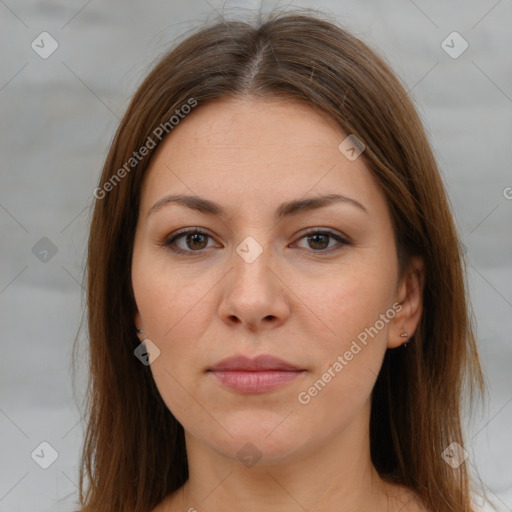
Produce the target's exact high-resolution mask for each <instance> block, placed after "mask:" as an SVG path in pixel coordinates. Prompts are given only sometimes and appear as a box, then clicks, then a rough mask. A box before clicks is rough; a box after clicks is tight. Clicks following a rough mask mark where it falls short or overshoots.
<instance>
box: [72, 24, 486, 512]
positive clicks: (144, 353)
mask: <svg viewBox="0 0 512 512" xmlns="http://www.w3.org/2000/svg"><path fill="white" fill-rule="evenodd" d="M94 195H95V197H96V204H95V210H94V216H93V220H92V225H91V233H90V240H89V255H88V310H89V331H90V358H91V359H90V364H91V368H90V375H91V380H90V402H89V407H90V409H89V424H88V429H87V435H86V440H85V445H84V452H83V467H82V472H81V478H80V486H81V496H80V500H81V506H82V508H81V510H83V511H94V512H100V511H109V512H111V511H113V510H116V511H130V512H132V511H133V512H135V511H137V512H139V511H140V512H142V511H144V512H146V511H151V510H152V511H154V512H171V511H175V510H189V511H192V510H197V511H210V510H211V511H215V510H225V511H229V510H235V509H236V510H244V511H253V510H255V511H256V510H258V511H260V510H265V511H273V510H279V511H288V510H290V511H292V510H311V511H313V510H315V511H334V510H347V511H349V510H350V511H352V510H354V511H355V510H357V511H361V510H372V511H376V510H379V511H380V510H382V511H398V510H408V511H409V510H410V511H427V510H428V511H437V512H445V511H446V512H448V511H451V512H454V511H456V512H463V511H464V512H467V511H471V510H474V509H473V508H472V505H471V501H470V499H471V495H470V491H471V483H470V479H469V474H468V469H467V462H466V458H467V451H466V450H465V449H464V438H463V434H462V431H461V399H462V398H463V397H462V389H463V385H464V384H469V389H470V390H472V389H473V387H476V388H477V389H480V390H481V389H482V374H481V370H480V365H479V360H478V354H477V350H476V344H475V339H474V337H473V333H472V328H471V322H470V316H469V314H468V305H467V302H466V295H465V285H464V274H463V266H462V262H461V257H460V252H459V247H458V242H457V236H456V231H455V228H454V223H453V220H452V216H451V213H450V209H449V205H448V201H447V198H446V193H445V191H444V188H443V185H442V182H441V179H440V177H439V173H438V170H437V167H436V163H435V161H434V158H433V155H432V151H431V149H430V147H429V143H428V141H427V138H426V136H425V133H424V130H423V128H422V125H421V122H420V120H419V118H418V116H417V114H416V112H415V110H414V107H413V106H412V104H411V102H410V100H409V98H408V97H407V94H406V92H405V90H404V88H403V87H402V85H401V84H400V83H399V81H398V80H397V78H396V77H395V76H394V74H393V73H392V71H391V70H390V69H389V67H388V66H387V64H386V63H385V62H384V61H383V60H382V59H381V58H380V57H379V56H377V55H376V54H375V53H374V51H372V50H371V49H369V48H368V47H367V46H366V45H365V44H363V43H362V42H361V41H360V40H358V39H357V38H355V37H354V36H352V35H350V34H349V33H347V32H346V31H345V30H343V29H341V28H339V27H337V26H335V25H334V24H332V23H330V22H328V21H325V20H322V19H321V18H319V17H317V16H311V15H305V14H285V15H273V16H270V17H269V18H268V20H267V21H266V22H265V23H263V24H259V25H258V26H257V27H252V26H251V25H250V24H246V23H242V22H225V23H220V24H215V25H213V26H209V27H206V28H204V29H202V30H200V31H198V32H196V33H195V34H193V35H191V36H190V37H188V38H187V39H186V40H185V41H183V42H182V43H181V44H179V45H178V46H177V47H176V48H175V49H173V50H172V51H171V52H170V53H168V54H167V55H166V56H165V57H164V58H163V59H162V60H161V61H160V62H159V63H158V64H157V66H156V67H155V68H154V69H153V70H152V71H151V73H150V74H149V76H148V77H147V78H146V80H145V81H144V83H143V84H142V85H141V86H140V88H139V89H138V91H137V92H136V94H135V96H134V98H133V100H132V102H131V104H130V106H129V108H128V110H127V112H126V114H125V116H124V118H123V120H122V122H121V125H120V127H119V129H118V131H117V134H116V136H115V139H114V141H113V143H112V147H111V149H110V152H109V154H108V157H107V160H106V163H105V166H104V169H103V174H102V176H101V180H100V183H99V185H98V188H97V189H96V190H95V192H94ZM464 389H465V388H464ZM86 478H87V479H88V480H89V485H88V486H87V487H86V488H85V489H84V487H85V480H86Z"/></svg>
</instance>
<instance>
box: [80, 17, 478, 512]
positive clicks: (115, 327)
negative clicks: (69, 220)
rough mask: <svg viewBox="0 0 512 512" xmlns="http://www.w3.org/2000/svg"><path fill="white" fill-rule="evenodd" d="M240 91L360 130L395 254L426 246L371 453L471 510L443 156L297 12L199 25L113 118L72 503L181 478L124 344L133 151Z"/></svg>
mask: <svg viewBox="0 0 512 512" xmlns="http://www.w3.org/2000/svg"><path fill="white" fill-rule="evenodd" d="M240 95H253V96H259V97H268V98H275V97H282V98H289V99H295V100H300V101H303V102H305V103H306V104H307V105H310V106H311V107H313V108H315V109H316V110H318V111H319V112H321V113H322V114H323V115H324V116H326V117H327V118H330V119H332V120H334V121H335V122H336V123H337V125H338V126H339V127H340V128H341V129H342V130H343V131H344V132H345V133H347V134H354V135H355V136H356V137H357V138H358V139H360V140H361V141H363V142H364V144H365V146H366V149H365V151H364V153H363V158H364V159H365V162H366V164H367V165H368V167H369V168H370V169H371V171H372V172H373V175H374V176H375V178H376V180H377V182H378V183H379V184H380V186H381V187H382V190H383V191H384V193H385V195H386V198H387V201H388V203H389V205H390V208H391V214H392V219H393V223H394V228H395V233H396V239H397V248H398V251H399V254H400V255H401V257H402V265H401V267H402V268H403V263H404V262H405V263H406V262H407V257H408V256H410V255H421V256H422V257H423V258H424V261H425V269H426V277H425V288H424V295H423V300H424V311H423V315H422V319H421V322H420V325H419V327H418V329H417V332H416V334H415V335H414V337H413V339H412V340H411V342H410V343H409V345H408V347H407V348H406V349H395V350H388V351H387V352H386V356H385V358H384V362H383V366H382V369H381V372H380V374H379V376H378V379H377V382H376V384H375V388H374V391H373V396H372V409H371V422H370V447H371V457H372V461H373V464H374V465H375V468H376V469H377V471H378V472H379V473H380V474H381V476H382V477H384V478H387V479H388V480H390V481H393V482H396V483H400V484H402V485H404V486H406V487H408V488H410V489H411V490H412V491H414V492H415V493H416V494H417V495H418V496H419V497H420V499H421V500H422V502H423V503H424V504H425V505H426V506H427V507H428V508H429V509H431V510H436V511H437V512H445V511H446V512H448V511H450V512H467V511H470V510H472V508H471V504H470V480H469V475H468V470H467V467H466V466H467V464H462V465H460V466H459V467H458V468H456V469H453V468H452V467H451V466H449V465H448V464H447V463H446V462H445V461H444V460H443V458H442V457H441V453H442V452H443V450H445V448H446V447H447V446H448V445H450V443H452V442H454V441H455V442H458V443H459V444H460V445H464V441H463V434H462V428H461V413H462V411H461V407H462V405H463V402H462V397H463V396H464V395H463V392H465V391H466V389H467V390H468V391H469V392H470V395H471V396H472V395H473V390H474V389H479V390H483V377H482V373H481V369H480V364H479V359H478V354H477V350H476V343H475V339H474V336H473V331H472V326H471V324H472V322H471V316H470V314H469V313H468V303H467V298H466V291H465V280H464V262H463V260H462V256H461V253H460V249H459V245H458V239H457V235H456V230H455V226H454V222H453V219H452V215H451V212H450V207H449V203H448V200H447V197H446V193H445V190H444V188H443V184H442V181H441V178H440V176H439V172H438V169H437V165H436V162H435V160H434V157H433V154H432V151H431V148H430V146H429V143H428V140H427V137H426V135H425V132H424V129H423V127H422V123H421V121H420V119H419V117H418V115H417V113H416V111H415V109H414V107H413V104H412V103H411V101H410V99H409V98H408V96H407V93H406V92H405V90H404V87H403V86H402V85H401V83H400V82H399V80H398V79H397V78H396V77H395V75H394V74H393V72H392V71H391V70H390V68H389V67H388V65H387V64H386V63H385V62H384V61H383V60H382V58H381V57H379V56H378V55H377V54H376V53H375V52H374V51H373V50H371V49H370V48H369V47H368V46H367V45H366V44H364V43H363V42H361V41H360V40H359V39H357V38H356V37H354V36H353V35H351V34H350V33H348V32H347V31H345V30H344V29H342V28H339V27H338V26H336V25H335V24H334V23H332V22H330V21H327V20H324V19H321V17H319V16H318V15H311V14H309V13H307V14H304V11H303V12H298V13H288V14H286V13H285V14H275V13H274V14H271V15H269V16H268V18H267V19H266V20H265V21H264V22H259V23H257V26H256V27H254V26H252V25H251V24H249V23H245V22H240V21H224V22H221V23H216V24H210V25H208V26H206V27H203V28H202V29H201V30H199V31H197V32H195V33H193V34H192V35H191V36H189V37H187V38H186V39H185V40H184V41H182V42H181V43H180V44H179V45H178V46H177V47H176V48H175V49H173V50H172V51H170V52H169V53H168V54H166V55H165V57H164V58H163V59H161V60H160V62H159V63H158V64H157V65H156V67H154V69H153V70H152V71H151V73H150V74H149V76H147V78H146V79H145V80H144V82H143V83H142V85H141V86H140V87H139V89H138V90H137V92H136V94H135V96H134V97H133V100H132V101H131V104H130V105H129V107H128V110H127V112H126V114H125V116H124V117H123V119H122V121H121V124H120V126H119V128H118V130H117V133H116V135H115V138H114V140H113V143H112V146H111V148H110V151H109V153H108V156H107V159H106V162H105V165H104V168H103V173H102V176H101V179H100V185H99V186H100V187H102V190H104V191H107V190H108V193H107V192H105V193H103V192H102V193H101V198H97V200H96V204H95V208H94V215H93V219H92V225H91V230H90V238H89V247H88V267H87V272H88V290H87V306H88V326H89V336H90V381H89V387H88V394H87V407H88V417H89V421H88V427H87V432H86V437H85V441H84V447H83V453H82V466H81V468H80V505H81V506H82V509H81V510H83V511H91V512H92V511H94V512H102V511H105V512H107V511H108V512H112V511H116V512H121V511H130V512H147V511H148V510H150V509H152V508H153V507H154V506H156V504H158V503H159V502H160V501H161V500H162V499H163V498H164V497H165V496H166V495H168V494H170V493H172V492H173V491H175V490H176V489H178V488H179V487H180V486H181V485H182V484H183V483H184V482H185V481H186V480H187V478H188V467H187V459H186V450H185V442H184V432H183V427H182V426H181V425H180V424H179V423H178V422H177V420H176V419H175V418H174V416H173V415H172V413H171V412H170V411H169V410H168V409H167V407H166V405H165V404H164V402H163V400H162V399H161V397H160V395H159V393H158V390H157V388H156V386H155V383H154V381H153V379H152V375H151V372H150V370H149V367H147V366H144V365H142V364H141V363H140V362H139V361H138V360H137V358H136V357H134V353H133V351H134V349H135V348H136V347H137V346H138V344H139V340H138V338H137V336H136V333H135V327H134V312H135V301H134V296H133V290H132V285H131V277H130V273H131V256H132V246H133V241H134V233H135V226H136V221H137V216H138V208H139V194H140V190H141V183H142V180H143V178H144V174H145V172H146V169H147V167H148V163H149V160H150V158H149V157H148V158H141V159H140V161H137V162H136V164H135V163H134V162H133V161H132V163H131V164H130V165H132V164H134V165H133V169H130V168H128V169H127V166H126V163H127V162H129V161H130V158H132V156H133V153H134V151H136V150H138V149H139V148H141V147H142V146H144V145H145V144H147V141H148V140H149V139H148V138H152V137H153V138H154V133H155V129H156V128H157V127H158V126H164V125H165V123H169V119H170V118H171V116H172V115H173V114H174V112H175V111H176V109H180V108H181V107H182V105H184V104H187V103H189V104H190V100H191V98H192V99H193V100H194V101H197V104H198V105H199V106H198V107H197V108H200V107H201V105H204V104H206V103H208V102H211V101H213V100H215V99H218V98H222V97H228V96H233V97H235V96H240ZM190 115H193V112H192V113H191V114H190ZM165 126H169V124H167V125H165ZM170 136H172V134H171V135H170ZM157 145H158V144H157ZM153 154H154V153H153ZM150 156H151V155H150ZM123 166H124V167H123ZM121 168H124V169H125V171H126V172H119V171H120V169H121ZM116 173H117V177H119V178H120V179H118V180H116V181H113V176H114V175H115V174H116ZM121 175H122V176H121ZM109 180H110V183H111V186H107V182H109ZM97 190H99V189H97ZM99 195H100V194H98V195H97V197H99ZM464 384H469V386H468V388H466V387H465V386H464ZM475 385H476V386H475ZM86 477H87V479H88V481H89V484H88V485H87V487H86V488H85V490H84V486H85V478H86Z"/></svg>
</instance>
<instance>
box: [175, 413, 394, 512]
mask: <svg viewBox="0 0 512 512" xmlns="http://www.w3.org/2000/svg"><path fill="white" fill-rule="evenodd" d="M368 420H369V407H368V411H366V413H365V414H362V415H360V416H359V418H358V419H357V420H356V421H354V422H353V423H352V424H351V425H349V426H347V428H346V429H345V430H344V431H343V432H341V433H339V434H337V435H336V436H334V437H333V436H332V435H330V436H329V439H328V440H325V441H324V440H322V439H319V440H318V442H317V443H316V444H314V445H313V444H310V445H309V448H308V449H307V450H306V449H304V451H301V452H300V453H299V452H297V453H294V454H293V455H290V456H287V457H286V458H280V459H279V460H274V461H272V463H268V464H265V465H263V464H261V463H256V464H255V465H253V466H250V467H248V466H245V465H244V464H242V463H241V462H240V461H238V460H233V459H232V458H228V457H226V456H224V455H221V454H219V453H218V452H216V451H214V450H213V449H211V448H210V447H209V446H206V445H205V444H204V443H203V442H201V441H199V440H198V439H196V438H194V437H192V436H191V435H190V434H188V433H186V444H187V457H188V464H189V479H188V480H187V482H186V483H185V485H184V486H183V487H182V488H181V489H179V491H177V493H176V496H174V498H175V500H173V501H174V502H175V503H179V506H177V507H176V509H177V510H184V511H190V512H194V510H197V511H198V512H209V511H218V510H223V511H226V512H229V511H235V510H236V511H238V510H240V509H241V508H242V509H243V510H244V511H246V512H260V511H261V510H265V511H266V512H274V511H275V512H277V511H279V512H296V511H297V510H300V509H302V510H315V512H334V511H336V512H339V511H342V512H356V511H357V512H361V511H366V510H368V511H372V512H375V511H387V510H388V498H387V494H386V484H385V483H384V482H383V480H381V478H380V477H379V475H378V474H377V472H376V471H375V468H374V467H373V465H372V463H371V459H370V449H369V430H368V424H369V421H368ZM327 441H328V442H327ZM242 504H243V505H242Z"/></svg>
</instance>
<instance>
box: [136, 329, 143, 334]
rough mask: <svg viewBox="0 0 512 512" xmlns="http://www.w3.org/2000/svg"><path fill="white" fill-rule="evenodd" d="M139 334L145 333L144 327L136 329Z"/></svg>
mask: <svg viewBox="0 0 512 512" xmlns="http://www.w3.org/2000/svg"><path fill="white" fill-rule="evenodd" d="M135 330H136V331H137V332H138V333H139V334H141V333H143V332H144V331H143V330H142V329H137V328H136V329H135Z"/></svg>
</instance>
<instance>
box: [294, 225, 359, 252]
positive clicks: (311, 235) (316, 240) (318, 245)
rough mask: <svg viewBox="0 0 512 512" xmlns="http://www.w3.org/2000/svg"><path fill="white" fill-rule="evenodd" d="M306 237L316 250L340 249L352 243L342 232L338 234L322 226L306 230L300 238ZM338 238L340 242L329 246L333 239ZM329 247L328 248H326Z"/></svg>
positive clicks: (310, 245) (329, 250)
mask: <svg viewBox="0 0 512 512" xmlns="http://www.w3.org/2000/svg"><path fill="white" fill-rule="evenodd" d="M303 239H306V240H307V241H308V245H309V247H311V248H312V249H313V251H314V252H331V251H332V250H338V249H340V248H341V247H343V246H344V245H351V242H349V241H348V240H347V239H346V238H343V236H341V235H340V234H337V233H335V232H333V231H331V230H326V229H322V228H314V229H309V230H307V231H306V235H305V236H303V237H301V238H300V240H303ZM333 239H334V240H336V241H337V242H338V243H337V244H335V245H334V246H331V247H330V248H329V243H330V241H332V240H333ZM326 248H329V249H328V250H325V249H326Z"/></svg>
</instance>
